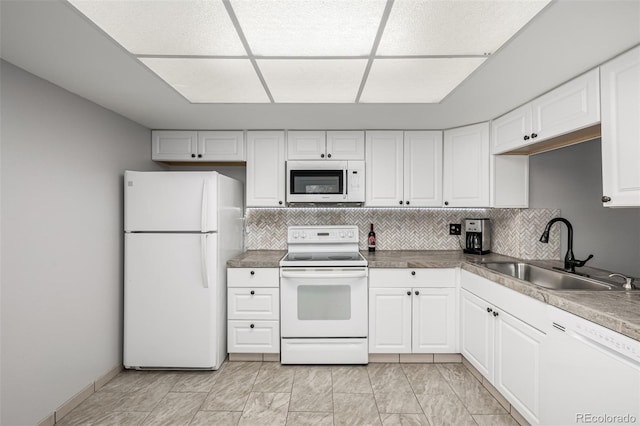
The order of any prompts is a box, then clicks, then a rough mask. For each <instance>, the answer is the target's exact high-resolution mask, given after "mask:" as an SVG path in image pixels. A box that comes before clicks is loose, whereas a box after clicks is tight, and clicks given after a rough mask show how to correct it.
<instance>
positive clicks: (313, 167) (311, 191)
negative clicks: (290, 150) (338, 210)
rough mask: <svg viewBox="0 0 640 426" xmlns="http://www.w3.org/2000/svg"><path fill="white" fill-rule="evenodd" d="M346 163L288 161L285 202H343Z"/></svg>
mask: <svg viewBox="0 0 640 426" xmlns="http://www.w3.org/2000/svg"><path fill="white" fill-rule="evenodd" d="M346 168H347V163H346V161H288V162H287V202H288V203H321V202H325V203H326V202H344V201H345V200H346V198H347V170H346Z"/></svg>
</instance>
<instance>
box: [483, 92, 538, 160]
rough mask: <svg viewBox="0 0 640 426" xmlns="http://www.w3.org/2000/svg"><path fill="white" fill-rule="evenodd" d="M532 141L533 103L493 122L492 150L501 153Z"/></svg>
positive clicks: (494, 152)
mask: <svg viewBox="0 0 640 426" xmlns="http://www.w3.org/2000/svg"><path fill="white" fill-rule="evenodd" d="M529 143H531V104H526V105H523V106H521V107H520V108H517V109H515V110H513V111H511V112H510V113H508V114H505V115H503V116H502V117H499V118H496V119H495V120H493V121H492V122H491V152H492V153H493V154H501V153H503V152H508V151H511V150H512V149H516V148H520V147H523V146H525V145H528V144H529Z"/></svg>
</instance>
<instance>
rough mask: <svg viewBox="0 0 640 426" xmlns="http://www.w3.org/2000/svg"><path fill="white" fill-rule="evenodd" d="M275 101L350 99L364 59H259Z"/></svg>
mask: <svg viewBox="0 0 640 426" xmlns="http://www.w3.org/2000/svg"><path fill="white" fill-rule="evenodd" d="M258 66H259V67H260V70H261V71H262V75H263V76H264V79H265V81H266V82H267V85H268V86H269V90H270V91H271V95H272V96H273V99H274V101H275V102H289V103H292V102H295V103H310V102H317V103H345V102H350V103H353V102H354V101H355V99H356V96H357V94H358V88H359V87H360V82H361V81H362V76H363V74H364V69H365V67H366V66H367V60H366V59H261V60H258Z"/></svg>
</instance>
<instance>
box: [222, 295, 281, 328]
mask: <svg viewBox="0 0 640 426" xmlns="http://www.w3.org/2000/svg"><path fill="white" fill-rule="evenodd" d="M227 318H228V319H230V320H240V319H246V320H250V319H254V320H277V319H279V318H280V289H278V288H264V287H257V288H255V289H253V288H251V287H235V288H234V287H232V288H229V289H228V291H227Z"/></svg>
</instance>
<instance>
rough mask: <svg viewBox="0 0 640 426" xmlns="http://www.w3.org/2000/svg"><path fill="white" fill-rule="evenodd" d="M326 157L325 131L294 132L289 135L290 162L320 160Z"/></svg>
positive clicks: (288, 155) (288, 154)
mask: <svg viewBox="0 0 640 426" xmlns="http://www.w3.org/2000/svg"><path fill="white" fill-rule="evenodd" d="M325 157H326V135H325V132H324V131H321V130H318V131H315V130H314V131H309V130H304V131H294V130H290V131H289V132H288V133H287V159H288V160H320V159H323V158H325Z"/></svg>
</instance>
